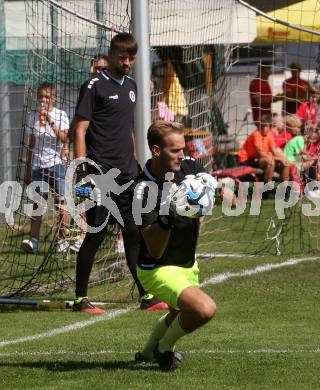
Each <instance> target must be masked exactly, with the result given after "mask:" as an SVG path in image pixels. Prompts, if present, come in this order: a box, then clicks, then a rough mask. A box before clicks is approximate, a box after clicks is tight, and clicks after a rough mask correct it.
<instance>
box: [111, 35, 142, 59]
mask: <svg viewBox="0 0 320 390" xmlns="http://www.w3.org/2000/svg"><path fill="white" fill-rule="evenodd" d="M110 50H111V51H125V52H128V53H129V54H130V55H135V54H137V51H138V44H137V41H136V40H135V38H134V36H133V35H132V34H129V33H120V34H117V35H115V36H114V37H113V38H112V39H111V42H110Z"/></svg>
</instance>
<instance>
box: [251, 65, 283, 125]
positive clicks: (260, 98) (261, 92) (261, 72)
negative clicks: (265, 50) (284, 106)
mask: <svg viewBox="0 0 320 390" xmlns="http://www.w3.org/2000/svg"><path fill="white" fill-rule="evenodd" d="M270 75H271V65H265V64H259V66H258V73H257V76H256V78H255V79H253V80H252V81H251V83H250V87H249V91H250V100H251V107H252V116H253V121H254V122H255V124H256V125H257V127H259V123H260V122H261V118H262V116H264V115H271V104H272V102H276V101H279V100H282V98H280V97H273V96H272V92H271V87H270V84H269V81H268V79H269V76H270Z"/></svg>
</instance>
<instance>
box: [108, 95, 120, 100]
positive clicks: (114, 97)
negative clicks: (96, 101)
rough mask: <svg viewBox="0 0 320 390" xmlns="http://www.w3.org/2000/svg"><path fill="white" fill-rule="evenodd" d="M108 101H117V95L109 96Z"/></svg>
mask: <svg viewBox="0 0 320 390" xmlns="http://www.w3.org/2000/svg"><path fill="white" fill-rule="evenodd" d="M109 99H114V100H117V99H119V96H118V95H112V96H109Z"/></svg>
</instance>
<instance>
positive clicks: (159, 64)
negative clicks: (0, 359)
mask: <svg viewBox="0 0 320 390" xmlns="http://www.w3.org/2000/svg"><path fill="white" fill-rule="evenodd" d="M293 3H297V2H292V1H287V2H285V1H282V2H281V5H283V12H284V13H283V14H281V15H280V16H279V20H280V21H282V22H284V23H282V24H281V23H280V24H279V23H277V24H276V23H275V22H272V21H270V19H268V17H267V16H264V14H263V13H262V12H266V13H267V12H269V13H270V12H271V14H272V15H273V16H274V12H276V11H274V10H277V9H278V8H279V2H277V3H276V2H275V1H270V2H268V6H266V5H265V6H264V7H265V8H263V9H261V10H254V9H252V8H251V7H250V6H249V5H248V4H247V3H245V2H242V1H232V0H224V1H220V0H218V1H215V2H212V1H209V0H208V1H205V0H203V1H201V2H199V6H198V7H197V9H195V7H194V2H193V1H191V0H183V1H177V0H160V1H159V0H158V1H155V0H154V1H153V0H151V1H150V2H149V7H150V28H151V35H150V39H151V47H152V49H151V61H152V78H151V91H152V92H151V106H152V112H151V114H152V119H153V120H155V119H165V120H175V121H179V122H182V123H183V124H184V125H185V128H186V133H185V136H186V153H187V154H189V155H190V156H191V157H194V158H195V159H197V160H199V161H200V162H201V163H202V164H203V165H204V166H206V167H207V169H208V170H209V171H215V173H216V174H218V175H219V176H221V178H229V179H230V177H231V178H233V179H235V184H236V187H235V191H236V192H237V194H238V206H237V208H236V209H235V210H231V209H230V208H228V207H224V206H223V205H221V204H218V205H217V207H216V208H215V210H214V212H213V215H212V216H210V217H206V218H205V220H204V222H203V224H202V229H201V236H200V241H199V246H198V252H199V254H200V255H202V256H203V257H205V256H214V255H218V254H219V255H230V254H242V255H245V254H256V253H272V254H288V253H290V254H293V253H295V254H298V253H299V254H300V253H306V252H311V251H314V250H317V249H318V245H319V244H318V238H319V226H318V221H317V218H316V217H312V216H305V215H304V214H303V213H302V207H303V205H304V204H305V205H306V204H307V200H306V199H305V198H301V199H300V200H299V202H298V203H296V204H295V206H293V207H288V208H285V209H284V213H283V218H282V216H281V218H280V217H279V215H278V214H279V213H277V211H276V209H275V206H274V202H272V201H262V204H261V208H260V211H259V212H256V213H254V212H252V207H251V205H252V202H254V201H255V199H256V198H255V196H256V194H257V190H256V189H255V188H253V184H252V183H251V184H250V185H249V188H248V202H247V203H245V199H246V193H247V190H246V187H245V186H241V183H240V182H241V181H247V179H250V180H254V179H255V178H256V175H254V176H253V175H252V174H250V175H249V177H248V176H247V177H245V176H232V175H235V174H234V172H237V171H234V170H233V171H232V172H233V173H232V175H231V173H230V171H229V172H228V171H227V172H226V171H225V169H230V168H231V169H234V168H237V166H238V164H239V161H238V157H237V152H238V151H239V148H240V147H241V145H242V144H243V142H244V140H245V139H246V138H247V137H248V135H249V134H251V133H252V132H253V131H254V129H255V125H254V124H253V118H252V113H251V111H250V110H251V103H250V96H249V92H248V91H249V86H250V83H251V81H252V80H253V79H254V78H255V77H256V72H257V65H258V64H260V63H262V62H263V63H268V64H270V65H273V74H272V76H271V77H270V78H269V83H270V85H271V88H272V93H273V95H274V96H275V95H276V94H278V93H279V94H281V93H282V92H283V91H282V82H283V80H284V79H285V78H287V77H289V75H290V69H289V65H290V63H291V62H293V61H295V62H297V61H298V62H300V63H301V65H302V68H303V71H302V74H301V76H302V78H304V79H305V80H307V81H308V82H310V83H317V82H318V72H319V55H318V45H317V43H316V42H317V41H318V37H319V36H318V35H317V34H316V33H314V34H313V33H310V32H309V33H308V37H307V38H306V37H305V35H304V34H305V32H303V31H301V30H299V26H301V24H302V22H303V23H305V20H306V19H307V20H308V28H309V29H312V30H314V31H316V30H317V28H318V21H317V19H316V17H315V14H316V10H317V9H318V6H319V2H318V1H312V2H309V1H304V2H302V3H310V4H309V6H310V7H312V8H311V9H312V10H313V11H315V12H314V14H311V13H310V12H309V10H308V9H306V8H303V7H301V5H300V8H298V10H295V11H294V10H292V9H291V8H290V7H292V4H293ZM311 3H312V5H311ZM296 6H297V7H299V6H298V5H297V4H296ZM130 7H131V5H130V2H129V1H124V0H118V1H86V2H83V1H64V0H63V1H60V2H56V1H52V0H51V1H47V0H42V1H27V2H26V15H27V25H28V50H27V53H28V73H27V77H26V78H25V79H26V80H27V83H26V93H25V101H24V115H23V126H22V131H21V137H20V143H21V147H20V155H19V159H18V161H19V162H18V170H17V180H18V183H19V186H20V187H19V186H18V187H15V188H13V190H12V191H11V192H10V191H8V192H7V194H9V195H10V194H11V196H12V197H13V198H14V199H17V204H19V207H18V208H17V209H16V210H15V211H14V213H13V219H12V218H11V219H10V216H8V215H9V214H10V213H7V214H8V215H7V223H8V224H9V225H10V226H8V227H4V226H3V227H2V237H3V244H2V254H1V266H0V273H1V278H0V295H1V296H13V295H22V296H27V295H33V296H37V295H38V296H46V295H51V296H52V295H53V296H55V297H59V296H66V295H69V296H72V294H73V289H74V279H75V261H76V254H74V253H72V251H71V250H70V247H69V248H68V249H67V251H66V252H64V253H59V251H58V250H57V243H58V239H59V230H60V229H61V228H62V227H61V226H62V224H63V223H65V222H66V221H63V220H62V219H61V215H60V213H59V211H58V208H57V205H58V204H59V201H58V200H57V194H55V192H54V191H52V190H51V191H50V192H49V199H48V209H47V211H46V213H45V215H44V217H43V218H42V224H41V230H40V252H39V254H37V255H34V254H27V253H24V252H23V251H21V249H20V248H21V244H22V241H23V240H25V239H28V237H29V234H30V218H29V217H28V216H27V213H26V208H25V207H26V205H28V204H31V206H29V207H32V203H31V201H30V200H29V199H28V197H27V194H26V185H25V184H24V179H25V175H26V162H27V159H28V152H29V150H30V149H29V133H30V131H31V130H32V124H30V121H29V118H30V115H31V112H32V111H33V110H35V109H37V108H38V102H37V87H38V85H39V84H40V83H43V82H50V83H53V84H54V85H55V87H56V91H57V101H56V107H57V108H58V109H61V110H63V111H64V112H66V114H67V116H68V118H69V120H71V119H72V117H73V115H74V109H75V105H76V100H77V96H78V91H79V87H80V85H81V84H82V83H83V82H84V81H85V80H86V79H87V78H88V77H89V76H90V68H91V60H92V58H93V57H94V56H95V55H98V54H100V53H104V54H105V53H106V52H107V48H108V45H109V42H110V39H111V37H112V34H113V33H115V32H117V31H129V30H130V23H131V16H130ZM260 11H261V12H260ZM298 11H299V12H300V19H299V20H298V21H297V20H296V19H295V20H294V21H293V22H294V24H295V27H294V28H292V27H288V25H287V24H288V23H289V22H291V16H292V15H293V14H294V15H296V13H297V12H298ZM278 24H279V26H280V27H279V26H278ZM262 26H263V27H262ZM291 34H292V35H291ZM292 37H293V38H292ZM272 110H273V111H274V112H278V113H279V114H280V113H281V111H282V106H281V102H277V103H276V102H274V103H273V104H272ZM221 171H224V172H221ZM238 173H239V172H238ZM51 179H56V178H55V177H51ZM224 182H225V183H226V182H228V181H224ZM229 182H230V181H229ZM19 189H21V191H20V190H19ZM9 195H8V196H9ZM2 196H3V195H2ZM13 198H11V200H12V199H13ZM5 201H7V202H8V197H7V198H6V199H5ZM66 234H67V236H66V238H67V241H68V243H69V244H70V246H71V245H72V244H74V243H75V242H76V241H77V240H78V239H80V238H81V237H82V236H83V232H81V230H80V229H79V228H78V227H77V226H76V225H75V223H74V222H73V221H72V219H70V218H69V220H68V223H67V227H66ZM121 245H122V242H121V237H120V235H119V227H118V226H116V225H111V226H110V228H109V234H108V236H107V239H106V240H105V242H104V243H103V245H102V247H101V248H100V250H99V252H98V254H97V257H96V261H95V264H94V269H93V271H92V274H91V279H90V288H91V291H92V294H90V295H91V296H92V297H95V298H97V299H101V300H111V301H119V300H128V298H129V295H128V288H129V285H130V284H131V280H130V278H128V277H127V276H128V271H127V268H126V265H125V258H124V253H123V249H122V248H121ZM110 282H116V283H110ZM123 287H125V288H123Z"/></svg>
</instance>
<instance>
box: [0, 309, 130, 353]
mask: <svg viewBox="0 0 320 390" xmlns="http://www.w3.org/2000/svg"><path fill="white" fill-rule="evenodd" d="M128 311H129V309H118V310H112V311H109V312H108V313H106V314H101V315H98V316H95V317H92V318H90V319H89V320H86V321H81V322H75V323H74V324H70V325H66V326H62V327H61V328H56V329H52V330H49V331H48V332H44V333H38V334H34V335H33V336H25V337H20V338H18V339H14V340H7V341H0V347H5V346H7V345H12V344H18V343H23V342H25V341H33V340H39V339H43V338H45V337H51V336H56V335H59V334H63V333H68V332H72V331H73V330H76V329H82V328H85V327H87V326H90V325H93V324H95V323H96V322H100V321H107V320H112V319H113V318H115V317H117V316H119V315H120V314H124V313H127V312H128Z"/></svg>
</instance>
